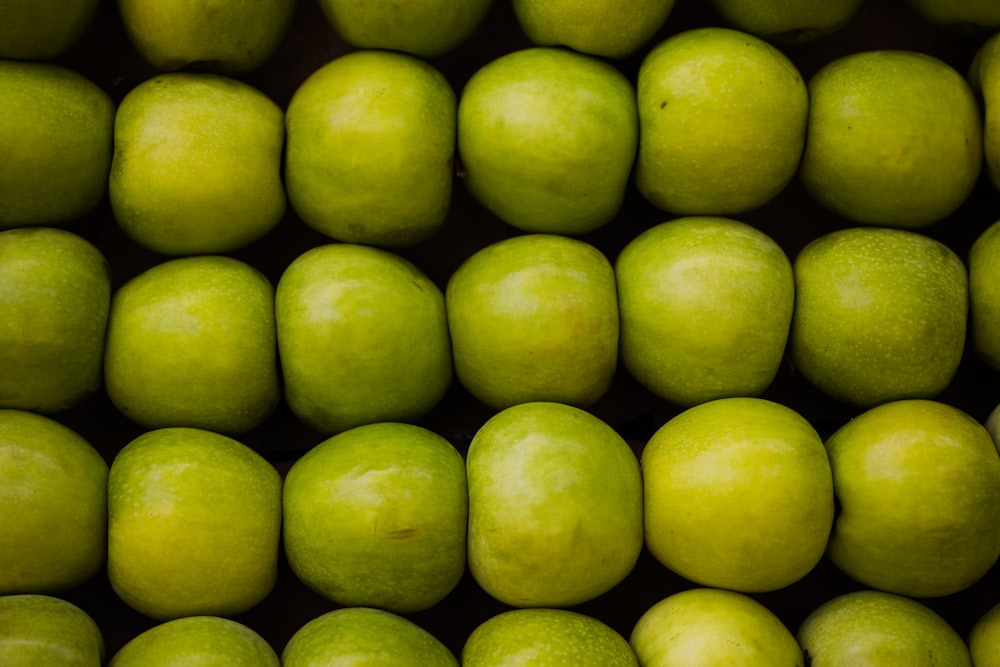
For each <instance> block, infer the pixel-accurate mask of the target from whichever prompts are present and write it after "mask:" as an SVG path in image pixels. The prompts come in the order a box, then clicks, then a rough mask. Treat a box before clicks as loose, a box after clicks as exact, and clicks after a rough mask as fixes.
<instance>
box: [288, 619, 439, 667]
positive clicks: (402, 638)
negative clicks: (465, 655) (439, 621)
mask: <svg viewBox="0 0 1000 667" xmlns="http://www.w3.org/2000/svg"><path fill="white" fill-rule="evenodd" d="M356 663H360V664H364V665H365V666H366V667H458V660H456V658H455V656H454V654H453V653H452V652H451V651H449V650H448V648H447V647H446V646H445V645H444V644H442V643H441V642H440V641H439V640H438V639H437V638H435V637H434V636H433V635H431V634H430V633H429V632H427V631H426V630H424V629H423V628H421V627H420V626H419V625H417V624H416V623H414V622H413V621H410V620H408V619H406V618H404V617H403V616H399V615H397V614H394V613H392V612H389V611H385V610H382V609H373V608H370V607H344V608H341V609H336V610H334V611H329V612H326V613H325V614H322V615H321V616H317V617H316V618H314V619H312V620H311V621H309V622H307V623H306V624H305V625H303V626H302V627H301V628H299V629H298V630H297V631H296V632H295V634H293V635H292V637H291V639H289V640H288V643H287V644H286V645H285V649H284V651H282V653H281V664H282V665H283V666H284V667H323V666H324V665H334V664H356Z"/></svg>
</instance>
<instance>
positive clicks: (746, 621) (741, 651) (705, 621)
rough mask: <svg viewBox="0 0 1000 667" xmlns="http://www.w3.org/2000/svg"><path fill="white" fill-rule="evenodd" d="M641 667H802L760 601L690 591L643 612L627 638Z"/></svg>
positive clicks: (794, 647) (789, 639)
mask: <svg viewBox="0 0 1000 667" xmlns="http://www.w3.org/2000/svg"><path fill="white" fill-rule="evenodd" d="M629 643H631V645H632V648H633V649H634V650H635V653H636V655H637V656H638V658H639V664H641V665H642V666H643V667H668V666H669V667H702V666H703V665H740V667H774V666H775V665H788V666H789V667H804V665H805V664H806V663H805V660H804V657H803V655H802V650H801V649H800V648H799V645H798V643H797V642H796V641H795V636H794V635H793V634H792V633H791V631H790V630H789V629H788V628H787V627H786V626H785V625H784V624H783V623H782V622H781V620H780V619H779V618H778V617H777V616H775V615H774V613H773V612H772V611H771V610H770V609H768V608H767V607H765V606H764V605H763V604H761V603H760V602H758V601H757V600H755V599H753V598H751V597H749V596H747V595H745V594H743V593H737V592H735V591H727V590H721V589H716V588H691V589H687V590H684V591H680V592H679V593H673V594H671V595H668V596H667V597H665V598H663V599H662V600H660V601H659V602H657V603H656V604H654V605H653V606H652V607H650V608H649V609H647V610H646V611H645V612H643V614H642V616H640V617H639V620H638V621H637V622H636V624H635V627H634V628H633V629H632V634H631V635H630V637H629Z"/></svg>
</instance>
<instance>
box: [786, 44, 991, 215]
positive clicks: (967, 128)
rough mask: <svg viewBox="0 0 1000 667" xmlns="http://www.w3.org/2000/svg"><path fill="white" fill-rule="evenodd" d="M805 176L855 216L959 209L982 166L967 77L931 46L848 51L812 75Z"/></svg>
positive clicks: (832, 204)
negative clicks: (927, 50)
mask: <svg viewBox="0 0 1000 667" xmlns="http://www.w3.org/2000/svg"><path fill="white" fill-rule="evenodd" d="M809 100H810V101H809V126H808V127H809V129H808V132H807V133H806V146H805V151H804V152H803V155H802V163H801V165H800V169H799V176H800V179H801V181H802V184H803V186H804V187H805V189H806V191H807V192H808V193H809V194H810V195H811V196H812V197H813V198H814V199H815V200H816V201H817V202H819V203H820V204H821V205H823V206H825V207H827V208H829V209H830V210H832V211H834V212H835V213H837V214H838V215H840V216H843V217H844V218H847V219H848V220H852V221H854V222H858V223H862V224H871V225H884V226H888V227H903V228H910V229H915V228H922V227H926V226H928V225H931V224H933V223H935V222H938V221H940V220H942V219H944V218H946V217H948V216H949V215H950V214H951V213H953V212H954V211H955V210H956V209H957V208H958V207H959V206H960V205H961V204H962V203H963V202H964V201H965V200H966V198H967V197H968V196H969V194H970V193H971V191H972V188H973V187H974V186H975V184H976V181H977V180H978V178H979V172H980V169H981V167H982V161H983V160H982V154H983V137H982V135H983V128H982V119H981V117H980V112H979V107H978V103H977V101H976V98H975V95H974V93H973V92H972V88H971V87H970V85H969V83H968V82H967V81H966V80H965V78H963V77H962V75H961V74H959V73H958V72H957V71H955V70H954V69H953V68H952V67H951V66H950V65H948V64H947V63H945V62H943V61H941V60H939V59H937V58H935V57H933V56H931V55H929V54H926V53H920V52H916V51H905V50H875V51H863V52H856V53H851V54H849V55H846V56H841V57H839V58H836V59H835V60H833V61H831V62H829V63H827V64H826V65H825V66H823V67H822V68H821V69H820V70H819V71H818V72H816V74H814V75H813V77H812V78H811V79H810V80H809Z"/></svg>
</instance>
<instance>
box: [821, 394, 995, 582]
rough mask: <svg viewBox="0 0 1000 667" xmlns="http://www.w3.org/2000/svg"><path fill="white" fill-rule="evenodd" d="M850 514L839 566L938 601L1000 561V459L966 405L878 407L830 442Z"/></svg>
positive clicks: (840, 532)
mask: <svg viewBox="0 0 1000 667" xmlns="http://www.w3.org/2000/svg"><path fill="white" fill-rule="evenodd" d="M826 447H827V451H828V453H829V456H830V463H831V466H832V468H833V485H834V492H835V494H836V496H837V500H838V502H839V505H840V513H839V514H838V515H837V518H836V520H835V523H834V528H833V533H832V534H831V536H830V544H829V548H828V553H829V556H830V559H831V561H832V562H833V563H834V565H836V566H837V567H838V568H840V569H841V570H842V571H843V572H844V573H846V574H847V575H848V576H850V577H852V578H853V579H855V580H857V581H859V582H861V583H862V584H864V585H866V586H870V587H872V588H877V589H880V590H884V591H887V592H890V593H897V594H900V595H906V596H910V597H938V596H943V595H951V594H953V593H957V592H958V591H961V590H964V589H966V588H968V587H969V586H971V585H972V584H974V583H975V582H976V581H978V580H979V579H980V578H982V576H983V575H984V574H986V572H987V571H989V569H990V568H991V567H993V564H994V563H996V561H997V558H998V556H1000V455H998V454H997V448H996V446H995V445H994V443H993V439H992V438H991V437H990V434H989V432H988V431H987V430H986V429H985V428H984V427H983V426H982V425H981V424H980V423H979V422H977V421H976V420H975V419H973V418H972V417H970V416H969V415H968V414H966V413H965V412H963V411H961V410H959V409H958V408H955V407H952V406H950V405H947V404H945V403H939V402H936V401H929V400H922V399H911V400H901V401H893V402H891V403H886V404H884V405H880V406H878V407H875V408H871V409H869V410H867V411H865V412H863V413H862V414H860V415H859V416H857V417H855V418H854V419H852V420H851V421H849V422H848V423H846V424H844V425H843V426H841V427H840V428H839V429H838V430H837V431H836V432H835V433H834V434H833V435H832V436H830V438H828V439H827V442H826Z"/></svg>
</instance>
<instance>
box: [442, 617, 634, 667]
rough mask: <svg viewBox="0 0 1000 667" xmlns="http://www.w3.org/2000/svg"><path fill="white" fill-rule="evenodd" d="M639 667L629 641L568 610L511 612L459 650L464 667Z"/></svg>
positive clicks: (488, 623) (481, 627)
mask: <svg viewBox="0 0 1000 667" xmlns="http://www.w3.org/2000/svg"><path fill="white" fill-rule="evenodd" d="M540 664H546V665H567V666H570V665H572V666H573V667H639V662H638V660H637V659H636V657H635V653H634V652H633V651H632V647H631V646H629V643H628V641H627V640H626V639H625V638H624V637H622V636H621V635H620V634H618V632H617V631H616V630H614V629H613V628H611V627H610V626H608V625H606V624H605V623H603V622H601V621H599V620H597V619H596V618H593V617H592V616H588V615H585V614H582V613H578V612H575V611H570V610H568V609H541V608H535V609H511V610H509V611H505V612H501V613H499V614H497V615H495V616H491V617H490V618H487V619H486V620H485V621H483V622H482V623H480V624H479V625H478V626H476V628H475V629H474V630H473V631H472V633H471V634H470V635H469V636H468V638H467V639H466V641H465V645H464V646H463V647H462V665H463V666H464V667H501V666H502V667H530V666H531V665H540Z"/></svg>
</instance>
